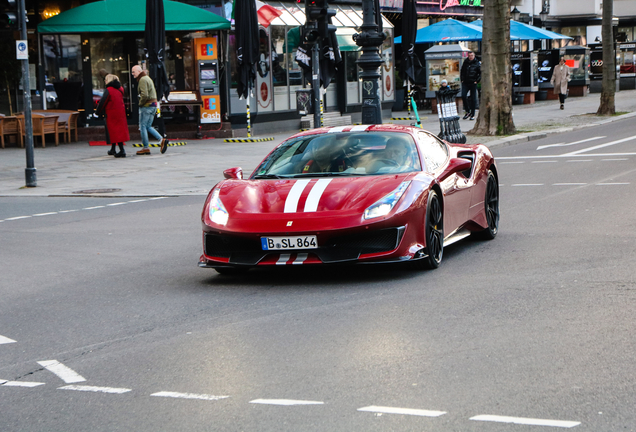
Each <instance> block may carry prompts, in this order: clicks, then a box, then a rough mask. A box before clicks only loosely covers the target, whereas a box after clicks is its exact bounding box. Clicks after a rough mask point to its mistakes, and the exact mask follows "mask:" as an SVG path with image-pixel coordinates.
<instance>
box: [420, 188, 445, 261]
mask: <svg viewBox="0 0 636 432" xmlns="http://www.w3.org/2000/svg"><path fill="white" fill-rule="evenodd" d="M443 219H444V217H443V214H442V203H441V202H440V199H439V197H438V196H437V193H435V191H433V190H431V191H430V192H429V194H428V204H427V205H426V221H425V225H424V232H425V235H426V247H425V249H424V250H425V252H426V255H427V257H426V258H423V259H422V264H423V266H424V268H426V269H436V268H437V267H439V264H440V263H441V262H442V255H443V254H444V220H443Z"/></svg>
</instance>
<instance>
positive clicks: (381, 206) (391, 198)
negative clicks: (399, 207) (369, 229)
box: [364, 180, 411, 219]
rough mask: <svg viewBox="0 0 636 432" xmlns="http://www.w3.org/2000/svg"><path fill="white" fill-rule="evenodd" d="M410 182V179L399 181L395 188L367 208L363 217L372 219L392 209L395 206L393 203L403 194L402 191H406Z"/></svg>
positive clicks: (386, 213)
mask: <svg viewBox="0 0 636 432" xmlns="http://www.w3.org/2000/svg"><path fill="white" fill-rule="evenodd" d="M410 184H411V181H410V180H409V181H405V182H402V183H400V185H399V186H398V187H397V189H395V190H394V191H393V192H391V193H390V194H388V195H386V196H384V197H383V198H382V199H380V200H379V201H377V202H376V203H375V204H373V205H372V206H370V207H369V208H367V209H366V210H365V211H364V218H365V219H373V218H377V217H381V216H386V215H388V214H389V213H390V212H391V210H393V207H395V204H397V202H398V201H399V200H400V198H401V197H402V195H403V194H404V191H406V188H408V187H409V185H410Z"/></svg>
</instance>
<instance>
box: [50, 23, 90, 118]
mask: <svg viewBox="0 0 636 432" xmlns="http://www.w3.org/2000/svg"><path fill="white" fill-rule="evenodd" d="M42 47H43V52H44V81H45V90H46V92H47V95H46V99H47V106H48V108H51V109H55V108H58V106H59V102H60V98H62V100H63V101H64V100H65V99H74V102H75V103H76V104H78V103H79V102H78V100H79V99H80V98H81V94H80V91H81V83H82V40H81V38H80V36H79V35H43V36H42ZM55 83H57V84H58V86H57V87H58V88H57V90H59V91H60V94H59V95H58V94H57V92H56V88H55ZM60 83H67V84H60ZM68 83H71V84H68ZM73 83H76V84H73ZM66 92H73V94H72V95H71V94H63V93H66ZM75 93H77V94H75Z"/></svg>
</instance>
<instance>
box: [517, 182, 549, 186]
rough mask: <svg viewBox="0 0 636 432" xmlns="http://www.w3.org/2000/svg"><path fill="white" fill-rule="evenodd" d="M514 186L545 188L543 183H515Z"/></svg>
mask: <svg viewBox="0 0 636 432" xmlns="http://www.w3.org/2000/svg"><path fill="white" fill-rule="evenodd" d="M512 186H543V183H515V184H513V185H512Z"/></svg>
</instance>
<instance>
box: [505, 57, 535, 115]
mask: <svg viewBox="0 0 636 432" xmlns="http://www.w3.org/2000/svg"><path fill="white" fill-rule="evenodd" d="M510 63H511V65H512V94H513V101H515V100H516V98H519V101H520V102H521V99H520V96H519V95H521V94H523V103H524V104H530V103H534V100H535V92H537V91H539V57H538V53H537V52H536V51H526V52H516V53H512V54H511V56H510Z"/></svg>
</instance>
